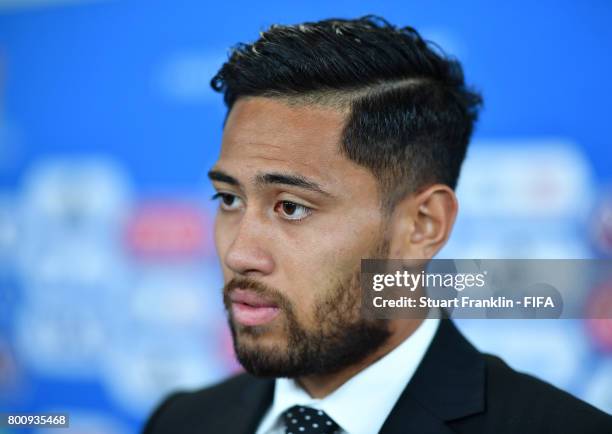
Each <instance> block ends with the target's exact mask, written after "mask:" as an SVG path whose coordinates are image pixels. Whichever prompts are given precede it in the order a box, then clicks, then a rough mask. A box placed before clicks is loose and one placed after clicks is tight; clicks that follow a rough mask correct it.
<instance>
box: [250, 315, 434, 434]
mask: <svg viewBox="0 0 612 434" xmlns="http://www.w3.org/2000/svg"><path fill="white" fill-rule="evenodd" d="M439 323H440V320H439V319H434V318H430V319H426V320H424V321H423V323H422V324H421V325H420V326H419V327H418V328H417V329H416V330H415V332H414V333H412V335H410V336H409V337H408V338H406V339H405V340H404V341H403V342H402V343H401V344H400V345H398V346H397V347H396V348H394V349H393V350H392V351H391V352H389V353H388V354H386V355H385V356H384V357H382V358H381V359H379V360H377V361H376V362H375V363H373V364H371V365H370V366H368V367H367V368H365V369H364V370H362V371H361V372H359V373H358V374H357V375H355V376H354V377H352V378H350V379H349V380H348V381H347V382H346V383H344V384H343V385H342V386H340V387H339V388H338V389H336V390H335V391H333V392H332V393H331V394H329V395H328V396H326V397H325V398H323V399H314V398H311V397H310V395H308V393H307V392H306V391H305V390H304V389H303V388H302V387H301V386H300V385H299V384H298V383H297V382H296V381H295V380H292V379H288V378H277V379H276V382H275V387H274V399H273V401H272V405H271V406H270V408H269V409H268V411H267V413H266V415H265V416H264V418H263V419H262V421H261V423H260V424H259V427H258V429H257V431H256V434H284V432H285V425H284V421H283V418H282V417H281V415H282V413H283V412H284V411H285V410H287V409H289V408H290V407H292V406H294V405H304V406H309V407H312V408H315V409H317V410H323V411H324V412H325V413H327V415H328V416H329V417H331V418H332V419H333V420H335V421H336V423H337V424H338V425H340V428H341V429H342V430H341V431H340V432H341V433H343V434H374V433H377V432H379V431H380V429H381V428H382V426H383V424H384V422H385V420H386V419H387V417H388V416H389V414H390V413H391V410H392V409H393V406H394V405H395V403H396V401H397V400H398V398H399V396H400V395H401V393H402V391H403V390H404V388H405V387H406V385H407V384H408V382H409V381H410V379H411V378H412V376H413V374H414V372H415V371H416V369H417V367H418V366H419V364H420V363H421V360H422V359H423V356H424V355H425V352H426V351H427V348H429V344H430V343H431V341H432V340H433V337H434V335H435V334H436V330H437V328H438V325H439Z"/></svg>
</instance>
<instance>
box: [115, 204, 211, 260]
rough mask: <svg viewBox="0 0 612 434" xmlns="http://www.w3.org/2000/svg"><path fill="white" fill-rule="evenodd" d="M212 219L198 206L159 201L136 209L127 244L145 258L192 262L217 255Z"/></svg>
mask: <svg viewBox="0 0 612 434" xmlns="http://www.w3.org/2000/svg"><path fill="white" fill-rule="evenodd" d="M211 222H212V219H211V218H210V217H209V215H208V214H207V213H206V211H205V210H204V209H203V208H202V207H200V206H198V205H197V204H194V203H190V202H187V201H176V200H157V201H148V202H146V203H144V204H141V205H139V206H137V208H136V210H135V211H134V213H133V214H132V216H131V218H130V219H129V221H128V223H127V226H126V231H125V242H126V245H127V248H128V250H129V251H130V252H132V253H133V254H134V255H136V256H138V257H140V258H143V259H156V258H161V259H180V260H183V259H193V258H196V257H200V256H203V255H211V254H213V253H214V249H213V246H212V237H211V235H212V224H211Z"/></svg>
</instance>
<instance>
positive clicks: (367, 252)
mask: <svg viewBox="0 0 612 434" xmlns="http://www.w3.org/2000/svg"><path fill="white" fill-rule="evenodd" d="M343 121H344V115H343V114H342V113H341V112H339V111H336V110H334V109H331V108H324V107H320V106H316V107H315V106H301V105H300V106H289V105H287V104H286V103H284V102H282V101H280V100H275V99H270V98H262V97H255V98H247V99H240V100H239V101H238V102H236V104H235V105H234V107H233V109H232V111H231V113H230V116H229V118H228V120H227V123H226V126H225V130H224V134H223V143H222V148H221V154H220V157H219V160H218V161H217V163H216V164H215V166H214V168H213V170H212V171H211V178H212V179H213V183H214V186H215V189H216V190H217V192H218V193H220V194H221V196H220V202H221V204H220V209H219V212H218V214H217V218H216V222H215V240H216V245H217V250H218V253H219V257H220V259H221V263H222V268H223V275H224V281H225V288H224V302H225V306H226V308H227V310H228V316H229V321H230V327H231V330H232V334H233V337H234V347H235V350H236V353H237V355H238V358H239V360H240V362H241V363H242V364H243V365H244V367H245V368H246V369H247V370H248V371H250V372H252V373H253V374H256V375H268V376H276V377H278V376H287V377H296V376H302V375H309V374H316V373H319V374H320V373H331V372H334V371H337V370H339V369H341V368H343V367H345V366H347V365H348V364H351V363H355V362H357V361H359V360H360V359H362V358H364V357H365V356H367V355H368V354H370V353H372V352H373V351H375V350H376V349H377V348H378V347H379V346H380V345H381V344H382V343H383V342H384V341H385V340H386V339H387V338H388V336H389V331H388V323H387V322H386V321H383V320H367V319H364V318H361V316H360V306H361V297H360V289H359V267H360V259H361V258H367V257H386V256H387V254H388V252H387V250H388V243H387V240H386V239H385V236H384V231H383V228H384V224H385V222H384V221H383V214H382V213H381V209H380V205H379V204H380V197H379V192H378V190H377V180H376V179H375V178H374V176H373V175H372V173H371V172H370V171H368V170H367V169H366V168H364V167H362V166H358V165H357V164H355V163H353V162H352V161H350V160H348V159H347V158H346V157H345V156H343V155H342V154H341V152H340V139H341V133H342V127H343Z"/></svg>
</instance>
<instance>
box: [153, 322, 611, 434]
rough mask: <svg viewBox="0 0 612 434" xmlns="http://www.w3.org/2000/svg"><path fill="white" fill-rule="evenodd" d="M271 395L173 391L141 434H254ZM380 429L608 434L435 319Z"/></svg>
mask: <svg viewBox="0 0 612 434" xmlns="http://www.w3.org/2000/svg"><path fill="white" fill-rule="evenodd" d="M389 375H393V373H392V372H390V373H389ZM273 393H274V380H273V379H260V378H256V377H253V376H251V375H248V374H241V375H238V376H236V377H233V378H230V379H229V380H226V381H224V382H222V383H221V384H218V385H216V386H213V387H209V388H206V389H203V390H200V391H197V392H189V393H185V392H183V393H177V394H174V395H172V396H170V397H169V398H168V399H166V400H165V401H164V402H163V403H162V404H161V405H160V406H159V407H158V408H157V410H156V411H155V412H154V413H153V415H152V416H151V417H150V418H149V420H148V422H147V424H146V426H145V428H144V433H145V434H196V433H197V434H208V433H213V434H247V433H254V432H255V430H256V429H257V427H258V425H259V423H260V421H261V419H262V418H263V416H264V414H265V412H266V410H267V409H268V406H269V405H270V404H271V402H272V397H273ZM611 393H612V391H611ZM364 399H367V397H364ZM380 432H381V433H383V434H392V433H393V434H395V433H415V434H427V433H440V434H444V433H447V434H450V433H493V434H500V433H518V434H523V433H580V434H589V433H606V434H612V416H610V415H608V414H606V413H603V412H601V411H599V410H597V409H595V408H594V407H592V406H590V405H588V404H586V403H584V402H582V401H580V400H578V399H576V398H574V397H573V396H571V395H569V394H568V393H565V392H563V391H561V390H559V389H557V388H555V387H553V386H551V385H550V384H547V383H545V382H543V381H540V380H538V379H536V378H534V377H530V376H528V375H525V374H521V373H518V372H516V371H514V370H512V369H511V368H510V367H508V365H506V364H505V363H504V362H503V361H502V360H501V359H499V358H497V357H494V356H490V355H486V354H482V353H480V352H479V351H478V350H476V349H475V348H474V347H473V346H472V345H471V344H470V343H469V342H468V341H467V340H466V339H465V338H464V337H463V336H462V335H461V333H460V332H459V331H458V330H457V328H456V327H455V326H454V324H453V323H452V321H451V320H448V319H443V320H442V321H441V323H440V327H439V329H438V331H437V333H436V335H435V337H434V339H433V341H432V344H431V346H430V347H429V349H428V350H427V353H426V354H425V357H424V358H423V361H422V362H421V364H420V365H419V367H418V369H417V370H416V372H415V374H414V376H413V377H412V379H411V381H410V382H409V383H408V385H407V386H406V388H405V389H404V391H403V392H402V394H401V396H400V398H399V399H398V401H397V403H396V404H395V407H394V408H393V410H392V411H391V414H390V415H389V417H388V418H387V419H386V421H385V423H384V425H383V427H382V429H381V431H380Z"/></svg>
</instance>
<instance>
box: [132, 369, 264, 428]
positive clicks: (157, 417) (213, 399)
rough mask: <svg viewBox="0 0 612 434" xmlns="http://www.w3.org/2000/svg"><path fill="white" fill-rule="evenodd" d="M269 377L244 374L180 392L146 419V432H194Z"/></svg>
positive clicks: (164, 402) (169, 398) (233, 405)
mask: <svg viewBox="0 0 612 434" xmlns="http://www.w3.org/2000/svg"><path fill="white" fill-rule="evenodd" d="M265 382H266V380H262V379H259V378H256V377H253V376H251V375H249V374H246V373H242V374H239V375H235V376H233V377H230V378H228V379H226V380H224V381H221V382H219V383H217V384H214V385H212V386H209V387H206V388H203V389H199V390H196V391H190V392H176V393H173V394H171V395H170V396H168V397H166V398H165V399H164V400H163V401H162V402H161V404H159V405H158V406H157V408H156V409H155V411H154V412H153V413H152V414H151V416H150V417H149V419H148V420H147V422H146V425H145V427H144V430H143V433H144V434H156V433H165V432H174V433H181V432H192V431H193V428H194V427H195V426H201V425H202V424H203V423H205V421H204V420H203V415H206V416H207V417H208V418H210V417H211V416H213V415H214V416H220V415H223V414H225V413H227V412H228V411H229V410H231V409H232V408H234V407H236V406H237V405H238V403H239V402H240V401H241V400H242V399H243V398H244V395H245V393H246V392H248V391H249V390H252V389H253V388H257V387H262V386H263V385H264V384H265Z"/></svg>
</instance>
